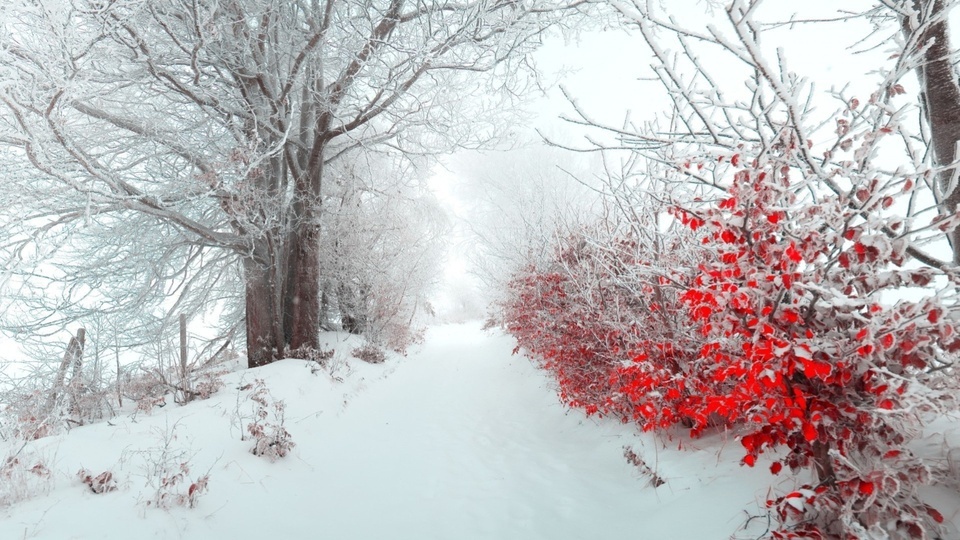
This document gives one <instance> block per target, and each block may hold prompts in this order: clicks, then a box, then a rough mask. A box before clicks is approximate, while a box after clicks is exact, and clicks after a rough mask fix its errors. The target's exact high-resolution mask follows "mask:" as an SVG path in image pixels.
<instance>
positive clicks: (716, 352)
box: [507, 137, 960, 538]
mask: <svg viewBox="0 0 960 540" xmlns="http://www.w3.org/2000/svg"><path fill="white" fill-rule="evenodd" d="M797 150H798V148H797V144H796V142H795V141H794V140H793V139H790V138H789V137H785V138H784V139H783V140H781V141H780V142H779V144H778V146H777V147H776V148H775V151H773V152H768V153H767V154H765V155H763V156H762V157H757V158H746V157H744V156H742V155H741V154H734V155H733V156H731V158H724V160H721V161H725V163H721V164H717V163H715V164H713V165H711V166H716V167H726V168H727V172H728V174H729V175H730V176H731V177H732V179H731V185H730V186H729V187H728V189H727V190H726V191H725V193H724V195H723V197H722V198H720V199H719V200H715V201H713V202H711V203H696V202H695V203H691V204H689V205H680V206H676V207H673V208H671V209H670V212H671V214H672V215H673V216H675V217H676V219H677V220H678V221H679V222H680V223H682V224H683V225H684V226H685V227H686V228H688V229H689V230H690V231H692V232H695V233H696V234H697V235H698V237H699V239H700V240H699V241H700V245H699V246H696V251H694V249H693V248H685V249H687V250H688V251H689V252H690V254H689V255H688V256H687V257H686V260H683V256H682V255H678V254H677V246H673V249H670V250H665V251H664V252H662V253H660V254H657V253H654V252H652V251H650V249H649V247H648V248H647V249H646V250H645V252H643V251H644V250H638V249H637V246H636V241H635V240H632V239H620V240H616V241H610V242H609V243H607V244H606V245H605V246H604V247H602V248H601V247H599V246H597V245H594V244H592V243H591V242H587V241H586V240H583V239H580V240H576V239H574V240H571V241H570V242H569V244H568V245H567V246H565V247H564V248H562V249H561V250H560V251H559V252H558V255H557V256H556V258H555V263H554V266H553V267H552V268H550V269H548V270H545V271H544V270H541V271H537V270H535V269H530V270H529V271H528V272H527V273H525V274H524V275H522V276H519V277H518V278H517V279H515V280H514V281H513V282H512V289H513V291H514V297H513V300H512V301H511V302H510V303H509V304H508V306H507V308H508V309H507V312H508V321H509V325H508V328H509V330H510V331H511V332H512V333H513V334H514V335H515V336H516V337H517V338H518V341H519V346H520V347H523V348H525V349H526V350H527V351H529V352H530V353H531V354H533V355H534V356H536V357H538V358H541V359H542V360H543V362H544V366H545V367H546V368H547V369H548V370H551V371H552V372H553V373H554V374H555V375H556V377H557V379H558V381H559V386H560V394H561V397H562V399H564V401H566V402H567V403H568V404H570V405H571V406H576V407H582V408H583V409H585V410H586V412H588V413H602V414H608V415H613V416H616V417H618V418H621V419H622V420H624V421H633V422H637V423H638V424H639V425H640V426H641V427H642V428H643V429H645V430H650V429H665V428H670V427H673V426H676V425H682V426H686V427H689V428H691V431H692V434H693V435H694V436H697V435H699V434H700V433H702V432H703V430H704V429H706V428H708V427H710V426H715V425H723V426H728V427H733V428H735V429H736V430H738V433H739V434H740V442H741V444H742V446H743V451H744V455H743V463H744V464H746V465H748V466H753V465H754V464H755V463H756V461H757V458H758V456H759V455H760V454H762V453H764V452H767V451H771V450H775V451H776V452H775V454H774V459H775V461H774V463H773V465H772V466H771V472H772V473H774V474H779V473H781V471H784V470H786V469H789V470H790V471H792V472H797V471H799V470H801V469H808V470H812V471H814V472H815V475H816V479H817V482H818V483H817V484H816V485H807V486H803V487H802V488H801V489H800V490H798V491H794V492H792V493H789V494H786V495H784V496H782V497H779V498H778V499H776V500H771V501H769V503H768V504H769V506H770V507H771V511H772V512H773V513H774V514H775V516H776V517H777V518H778V519H779V521H780V524H781V529H780V530H778V531H776V532H775V533H774V534H773V536H774V537H776V538H808V537H810V538H821V537H827V538H834V537H835V538H849V537H851V535H852V537H855V538H874V537H885V536H877V535H878V534H880V533H881V532H884V534H893V533H891V532H890V531H896V532H897V533H898V534H900V535H901V536H902V537H906V538H923V537H928V535H929V534H930V533H931V532H933V531H937V530H938V529H937V524H938V523H939V522H941V521H942V517H941V516H940V514H939V513H938V512H937V511H936V510H935V509H934V508H931V507H929V506H927V505H926V504H924V502H923V501H922V500H921V499H920V497H919V495H918V494H917V487H918V486H920V485H923V484H928V483H930V482H931V480H932V478H931V475H932V473H933V471H931V470H930V468H929V467H928V466H927V465H925V464H924V463H923V462H921V461H920V460H919V459H918V458H917V457H915V456H914V455H912V454H911V452H910V451H909V450H908V449H907V447H906V444H907V443H908V442H909V441H911V440H912V439H914V438H915V437H916V436H917V435H918V433H919V431H920V429H921V428H922V426H923V424H924V419H925V418H929V416H930V415H931V414H936V413H943V412H946V411H948V410H953V409H954V407H955V403H954V400H953V399H952V398H951V393H953V392H955V389H954V388H955V385H953V382H952V380H951V379H952V378H953V375H952V370H951V369H949V368H950V366H951V364H952V362H953V361H955V359H956V353H957V351H960V335H958V334H957V332H956V324H957V312H956V309H955V308H954V307H953V305H954V301H955V295H956V293H955V285H956V283H957V280H956V276H955V275H953V274H952V273H951V272H950V271H949V270H937V269H933V268H930V267H923V266H920V265H918V264H915V263H913V264H908V261H909V260H910V255H909V253H908V250H909V248H910V243H909V242H910V241H911V237H910V236H909V235H907V236H904V235H900V234H898V231H899V232H903V231H904V229H905V227H906V225H905V224H904V220H903V218H902V217H898V216H897V214H896V212H893V211H889V210H891V208H892V207H893V206H894V205H895V204H897V203H898V199H899V198H901V197H905V198H909V197H910V195H911V194H912V191H913V190H914V189H916V187H915V184H914V182H912V181H911V180H909V179H903V178H900V179H894V180H890V181H887V182H884V183H881V182H880V181H878V180H873V179H863V178H857V177H855V175H851V177H850V178H848V180H849V181H850V182H851V184H852V185H853V186H854V187H853V189H851V190H849V191H848V192H846V193H840V194H836V193H832V194H824V193H817V194H816V197H813V196H811V195H810V194H809V193H808V191H809V190H803V189H798V186H801V187H802V186H804V185H805V184H806V183H805V182H804V180H803V177H802V175H801V174H799V173H798V171H797V169H796V167H795V160H794V158H795V156H794V154H795V153H796V152H797ZM954 226H955V218H954V217H949V218H941V219H935V220H934V222H933V223H931V224H930V227H934V228H939V229H942V230H949V229H950V228H952V227H954ZM691 262H692V263H693V264H691ZM684 265H687V266H684ZM935 285H939V286H940V287H942V288H941V290H939V292H934V291H935V289H934V287H933V286H935ZM903 288H923V290H925V291H927V292H929V294H927V295H926V297H924V298H922V299H921V300H915V301H908V300H897V299H896V298H897V296H896V291H898V290H900V289H903ZM894 537H896V536H894Z"/></svg>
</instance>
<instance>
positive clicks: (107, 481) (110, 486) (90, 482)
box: [77, 469, 117, 495]
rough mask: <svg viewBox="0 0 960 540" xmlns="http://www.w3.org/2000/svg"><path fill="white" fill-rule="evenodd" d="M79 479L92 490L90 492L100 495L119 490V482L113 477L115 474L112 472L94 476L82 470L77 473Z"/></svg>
mask: <svg viewBox="0 0 960 540" xmlns="http://www.w3.org/2000/svg"><path fill="white" fill-rule="evenodd" d="M77 478H79V479H80V481H81V482H83V484H84V485H86V486H87V487H88V488H90V491H92V492H93V493H96V494H98V495H99V494H102V493H109V492H111V491H116V489H117V480H116V478H114V477H113V473H112V472H110V471H103V472H102V473H100V474H93V473H92V472H90V471H88V470H86V469H80V470H79V471H77Z"/></svg>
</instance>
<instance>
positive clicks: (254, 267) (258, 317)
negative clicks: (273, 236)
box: [243, 260, 285, 368]
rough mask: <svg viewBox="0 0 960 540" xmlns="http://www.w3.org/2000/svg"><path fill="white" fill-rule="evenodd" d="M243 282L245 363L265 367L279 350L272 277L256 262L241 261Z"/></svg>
mask: <svg viewBox="0 0 960 540" xmlns="http://www.w3.org/2000/svg"><path fill="white" fill-rule="evenodd" d="M243 270H244V282H245V283H246V323H247V366H248V367H251V368H255V367H259V366H265V365H267V364H269V363H270V362H273V361H274V360H276V359H277V358H279V356H280V355H281V354H282V353H283V350H284V346H285V343H284V339H283V328H282V327H283V321H282V320H277V317H276V315H277V314H278V313H279V310H278V309H276V303H275V299H276V298H277V295H276V284H277V283H276V279H275V278H274V272H272V271H271V269H270V268H264V267H263V266H262V265H261V264H260V263H259V262H257V261H254V260H245V261H244V262H243Z"/></svg>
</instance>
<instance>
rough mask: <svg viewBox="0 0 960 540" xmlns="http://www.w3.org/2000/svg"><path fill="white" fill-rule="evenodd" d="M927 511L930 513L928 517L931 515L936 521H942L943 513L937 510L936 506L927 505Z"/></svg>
mask: <svg viewBox="0 0 960 540" xmlns="http://www.w3.org/2000/svg"><path fill="white" fill-rule="evenodd" d="M927 513H928V514H930V517H932V518H933V520H934V521H936V522H937V523H943V514H941V513H940V512H939V511H937V509H936V508H934V507H932V506H927Z"/></svg>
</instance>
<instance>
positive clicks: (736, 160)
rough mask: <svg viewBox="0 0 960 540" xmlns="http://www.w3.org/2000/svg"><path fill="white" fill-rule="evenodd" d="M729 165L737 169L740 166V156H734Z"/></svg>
mask: <svg viewBox="0 0 960 540" xmlns="http://www.w3.org/2000/svg"><path fill="white" fill-rule="evenodd" d="M730 164H731V165H733V166H734V167H739V166H740V154H734V155H733V157H732V158H730Z"/></svg>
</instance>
